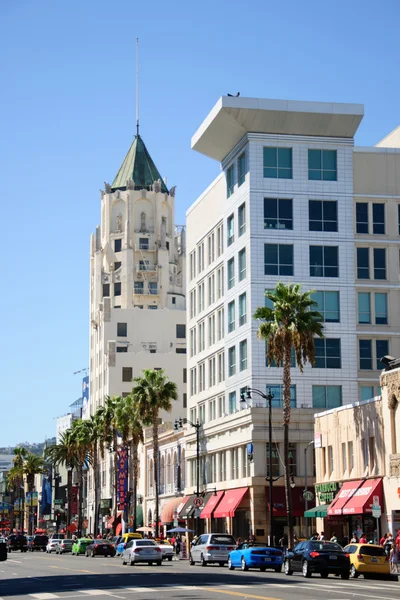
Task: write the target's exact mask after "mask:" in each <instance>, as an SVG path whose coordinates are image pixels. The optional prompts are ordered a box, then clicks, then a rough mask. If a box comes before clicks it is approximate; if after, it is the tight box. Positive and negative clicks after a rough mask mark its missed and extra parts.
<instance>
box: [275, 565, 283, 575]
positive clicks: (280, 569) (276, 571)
mask: <svg viewBox="0 0 400 600" xmlns="http://www.w3.org/2000/svg"><path fill="white" fill-rule="evenodd" d="M274 571H275V573H282V565H279V567H275V569H274Z"/></svg>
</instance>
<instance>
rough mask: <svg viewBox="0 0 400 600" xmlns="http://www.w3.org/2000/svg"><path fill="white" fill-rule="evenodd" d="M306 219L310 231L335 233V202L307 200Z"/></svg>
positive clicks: (336, 219) (336, 221)
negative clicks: (307, 219)
mask: <svg viewBox="0 0 400 600" xmlns="http://www.w3.org/2000/svg"><path fill="white" fill-rule="evenodd" d="M308 218H309V229H310V231H337V230H338V217H337V202H336V200H309V201H308Z"/></svg>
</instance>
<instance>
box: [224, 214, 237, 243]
mask: <svg viewBox="0 0 400 600" xmlns="http://www.w3.org/2000/svg"><path fill="white" fill-rule="evenodd" d="M226 235H227V246H231V245H232V244H233V242H234V241H235V217H234V215H231V216H230V217H228V219H227V221H226Z"/></svg>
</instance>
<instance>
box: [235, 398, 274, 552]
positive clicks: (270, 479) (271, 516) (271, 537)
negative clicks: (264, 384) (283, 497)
mask: <svg viewBox="0 0 400 600" xmlns="http://www.w3.org/2000/svg"><path fill="white" fill-rule="evenodd" d="M252 393H254V394H257V395H258V396H261V398H264V400H266V401H267V402H268V448H269V456H268V485H269V513H268V516H269V540H270V541H269V543H270V545H273V543H274V502H273V483H274V480H273V477H272V399H273V398H274V394H273V393H272V392H271V388H269V389H268V394H264V392H261V391H260V390H256V389H255V388H247V390H246V395H247V399H248V400H251V394H252ZM240 401H241V402H245V401H246V397H245V395H244V393H243V392H242V394H241V398H240Z"/></svg>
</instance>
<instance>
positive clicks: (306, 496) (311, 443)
mask: <svg viewBox="0 0 400 600" xmlns="http://www.w3.org/2000/svg"><path fill="white" fill-rule="evenodd" d="M313 444H314V440H311V442H309V443H308V444H307V446H306V447H305V448H304V492H303V498H304V507H305V511H304V512H307V510H308V499H309V492H308V490H307V450H308V449H309V447H310V446H312V445H313ZM311 500H312V498H311ZM305 519H306V538H307V539H308V536H309V524H308V517H305Z"/></svg>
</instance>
